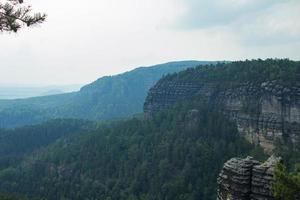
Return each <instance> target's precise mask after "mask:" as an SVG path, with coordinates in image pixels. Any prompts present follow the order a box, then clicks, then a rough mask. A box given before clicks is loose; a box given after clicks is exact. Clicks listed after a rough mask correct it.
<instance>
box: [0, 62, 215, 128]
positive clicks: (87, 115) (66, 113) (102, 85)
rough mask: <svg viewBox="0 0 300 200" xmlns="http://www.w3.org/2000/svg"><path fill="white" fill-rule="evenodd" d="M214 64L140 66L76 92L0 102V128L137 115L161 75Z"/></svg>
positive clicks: (184, 63) (189, 63)
mask: <svg viewBox="0 0 300 200" xmlns="http://www.w3.org/2000/svg"><path fill="white" fill-rule="evenodd" d="M208 63H214V62H200V61H183V62H172V63H166V64H161V65H156V66H152V67H141V68H137V69H135V70H133V71H130V72H126V73H124V74H120V75H117V76H109V77H103V78H100V79H98V80H97V81H95V82H93V83H91V84H89V85H86V86H84V87H83V88H82V89H81V90H80V91H79V92H73V93H67V94H61V95H53V96H45V97H36V98H29V99H17V100H0V128H1V127H2V128H9V127H16V126H22V125H28V124H36V123H40V122H43V121H46V120H49V119H54V118H77V119H79V118H80V119H90V120H102V119H113V118H123V117H128V116H131V115H133V114H136V113H141V112H142V109H143V103H144V100H145V97H146V95H147V91H148V89H149V88H150V87H152V86H153V85H154V84H155V82H156V81H158V80H159V79H160V78H161V77H162V76H163V75H166V74H168V73H173V72H178V71H181V70H184V69H186V68H191V67H195V66H198V65H202V64H208Z"/></svg>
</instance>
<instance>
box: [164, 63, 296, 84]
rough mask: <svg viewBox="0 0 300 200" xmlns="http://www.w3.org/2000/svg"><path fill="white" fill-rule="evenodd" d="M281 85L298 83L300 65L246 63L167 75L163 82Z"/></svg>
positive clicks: (222, 64) (207, 67) (204, 67)
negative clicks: (275, 83) (274, 83)
mask: <svg viewBox="0 0 300 200" xmlns="http://www.w3.org/2000/svg"><path fill="white" fill-rule="evenodd" d="M273 80H275V81H279V82H280V83H281V84H284V85H291V86H293V85H294V84H296V83H298V84H299V80H300V62H299V61H291V60H288V59H267V60H260V59H259V60H246V61H237V62H230V63H219V64H217V65H207V66H201V67H197V68H191V69H187V70H185V71H182V72H179V73H176V74H172V75H168V76H166V77H165V78H164V79H161V80H160V82H161V83H162V82H164V81H166V82H168V81H177V82H189V83H193V82H195V83H206V82H212V83H213V82H218V83H222V85H223V86H224V87H225V86H226V87H227V86H230V85H235V84H240V83H247V82H249V83H254V84H261V83H263V82H265V81H273Z"/></svg>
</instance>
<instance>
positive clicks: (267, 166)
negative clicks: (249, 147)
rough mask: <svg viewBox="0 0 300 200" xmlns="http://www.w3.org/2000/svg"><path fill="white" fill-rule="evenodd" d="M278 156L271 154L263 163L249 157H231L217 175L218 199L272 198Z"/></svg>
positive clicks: (263, 199) (256, 199) (268, 199)
mask: <svg viewBox="0 0 300 200" xmlns="http://www.w3.org/2000/svg"><path fill="white" fill-rule="evenodd" d="M279 162H280V158H276V157H274V156H271V157H270V158H269V159H268V160H267V161H266V162H265V163H262V164H261V163H260V162H258V161H256V160H254V159H253V158H251V157H247V158H245V159H241V158H232V159H230V160H229V161H227V162H226V163H225V164H224V167H223V169H222V171H221V173H220V174H219V177H218V196H217V199H218V200H274V197H273V196H272V182H273V179H274V177H273V171H274V168H275V166H276V164H277V163H279Z"/></svg>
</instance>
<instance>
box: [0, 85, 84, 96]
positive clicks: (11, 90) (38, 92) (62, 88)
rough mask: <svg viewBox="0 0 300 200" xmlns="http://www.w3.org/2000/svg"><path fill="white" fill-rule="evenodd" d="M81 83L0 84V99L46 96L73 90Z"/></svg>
mask: <svg viewBox="0 0 300 200" xmlns="http://www.w3.org/2000/svg"><path fill="white" fill-rule="evenodd" d="M81 86H82V85H57V86H40V87H37V86H21V85H4V86H3V85H1V86H0V99H20V98H22V99H24V98H30V97H36V96H46V95H54V94H61V93H66V92H75V91H78V90H79V89H80V87H81Z"/></svg>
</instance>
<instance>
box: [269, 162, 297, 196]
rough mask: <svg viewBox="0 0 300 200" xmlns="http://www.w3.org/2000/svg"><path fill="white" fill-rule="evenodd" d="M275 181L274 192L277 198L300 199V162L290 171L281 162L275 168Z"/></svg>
mask: <svg viewBox="0 0 300 200" xmlns="http://www.w3.org/2000/svg"><path fill="white" fill-rule="evenodd" d="M274 174H275V183H274V184H273V193H274V196H275V197H276V198H277V199H281V200H299V199H300V163H298V164H297V165H296V167H295V170H294V171H293V172H288V171H287V169H286V167H285V166H284V165H282V164H279V165H278V166H277V167H276V169H275V172H274Z"/></svg>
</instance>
